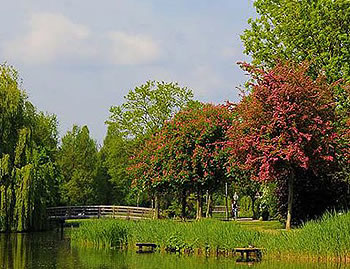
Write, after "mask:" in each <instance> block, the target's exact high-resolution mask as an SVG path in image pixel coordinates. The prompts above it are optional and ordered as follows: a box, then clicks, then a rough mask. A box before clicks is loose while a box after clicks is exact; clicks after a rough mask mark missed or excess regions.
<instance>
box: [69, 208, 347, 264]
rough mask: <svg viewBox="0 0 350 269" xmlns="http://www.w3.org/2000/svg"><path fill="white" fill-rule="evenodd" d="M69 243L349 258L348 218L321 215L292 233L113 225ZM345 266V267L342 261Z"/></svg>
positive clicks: (89, 226) (227, 225) (223, 225)
mask: <svg viewBox="0 0 350 269" xmlns="http://www.w3.org/2000/svg"><path fill="white" fill-rule="evenodd" d="M72 242H80V243H84V244H85V245H93V246H97V247H120V246H126V245H127V244H128V245H129V247H130V246H131V247H134V246H135V243H137V242H151V243H156V244H157V245H158V246H160V249H166V250H171V251H178V252H194V250H196V249H197V250H200V252H201V253H206V254H216V255H217V254H218V253H223V254H224V255H227V254H228V253H232V250H233V249H234V248H237V247H248V246H255V247H260V248H263V249H264V252H265V255H266V254H267V255H268V256H271V257H272V256H274V257H276V256H281V257H285V256H289V257H290V256H294V257H297V258H301V257H303V258H310V259H317V258H322V259H325V260H346V259H347V258H350V257H349V253H350V213H347V214H341V215H339V214H335V213H327V214H325V215H324V216H323V217H322V218H321V219H320V220H316V221H310V222H307V223H306V224H305V225H303V226H302V227H301V228H299V229H295V230H292V231H284V230H276V231H275V232H271V231H267V232H264V231H263V230H260V229H252V228H249V226H246V225H242V224H240V223H239V222H222V221H218V220H210V219H206V220H202V221H193V222H176V221H172V220H143V221H131V220H114V219H109V220H108V219H103V220H93V221H86V222H82V224H81V225H80V227H79V228H74V229H73V230H72ZM348 261H350V260H349V259H348Z"/></svg>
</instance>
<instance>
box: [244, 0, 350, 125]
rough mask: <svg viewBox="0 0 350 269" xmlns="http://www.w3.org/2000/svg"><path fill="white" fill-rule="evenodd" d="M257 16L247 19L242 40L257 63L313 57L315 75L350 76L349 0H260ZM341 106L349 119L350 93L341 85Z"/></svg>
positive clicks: (269, 63)
mask: <svg viewBox="0 0 350 269" xmlns="http://www.w3.org/2000/svg"><path fill="white" fill-rule="evenodd" d="M254 6H255V8H256V10H257V13H258V14H259V16H258V17H257V18H256V19H255V20H253V19H249V24H250V29H247V30H245V32H244V34H243V35H242V36H241V39H242V41H243V43H244V47H245V50H244V52H245V53H246V54H248V55H250V56H252V59H253V64H257V65H265V66H268V67H269V68H272V67H274V66H275V65H276V63H277V61H279V60H288V61H294V62H299V63H300V62H303V61H305V60H306V61H309V62H310V63H311V66H310V70H309V72H310V73H311V75H312V77H313V78H316V77H317V75H318V74H319V73H320V72H323V71H324V72H325V73H326V76H327V78H328V80H329V81H331V82H332V81H336V80H338V79H345V80H349V79H350V30H349V29H350V2H349V1H348V0H336V1H333V0H313V1H310V0H256V1H255V2H254ZM335 90H336V91H337V95H336V101H337V110H338V111H339V112H340V113H342V114H344V115H343V119H346V118H349V111H350V94H349V91H347V90H346V89H344V88H340V87H338V88H337V89H335Z"/></svg>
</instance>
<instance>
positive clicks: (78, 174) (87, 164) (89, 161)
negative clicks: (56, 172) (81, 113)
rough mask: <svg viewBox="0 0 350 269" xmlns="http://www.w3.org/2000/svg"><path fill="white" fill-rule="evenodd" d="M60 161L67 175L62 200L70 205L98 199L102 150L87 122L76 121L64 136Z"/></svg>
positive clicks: (64, 174) (62, 171)
mask: <svg viewBox="0 0 350 269" xmlns="http://www.w3.org/2000/svg"><path fill="white" fill-rule="evenodd" d="M58 164H59V166H60V169H61V173H62V178H63V179H62V184H61V190H60V191H61V199H62V202H63V203H64V204H68V205H86V204H92V203H95V202H96V195H97V192H96V188H95V187H96V184H97V183H96V178H97V164H98V150H97V145H96V142H95V141H94V140H93V139H92V138H91V137H90V133H89V129H88V127H87V126H83V127H82V128H80V127H78V126H76V125H74V126H73V128H72V130H71V131H68V132H67V134H66V135H65V136H64V137H63V138H62V145H61V148H60V150H59V158H58Z"/></svg>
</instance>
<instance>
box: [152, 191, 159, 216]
mask: <svg viewBox="0 0 350 269" xmlns="http://www.w3.org/2000/svg"><path fill="white" fill-rule="evenodd" d="M153 219H159V197H158V194H156V195H155V196H154V214H153Z"/></svg>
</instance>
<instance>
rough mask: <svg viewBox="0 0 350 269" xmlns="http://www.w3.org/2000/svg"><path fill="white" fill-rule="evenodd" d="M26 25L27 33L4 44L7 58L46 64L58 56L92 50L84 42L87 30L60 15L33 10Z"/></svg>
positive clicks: (78, 54) (79, 53) (81, 54)
mask: <svg viewBox="0 0 350 269" xmlns="http://www.w3.org/2000/svg"><path fill="white" fill-rule="evenodd" d="M28 26H29V31H28V32H27V33H25V34H24V35H23V36H20V37H17V38H15V39H14V40H11V41H8V42H6V43H5V44H4V46H3V48H2V49H3V54H5V56H6V57H9V58H10V60H12V59H16V60H20V61H22V62H26V63H33V64H36V63H47V62H50V61H53V60H55V59H57V58H59V57H61V56H68V57H69V56H72V55H76V56H83V55H84V54H88V53H91V52H89V51H88V50H89V49H88V47H86V46H84V45H83V43H84V41H85V40H87V39H88V37H89V35H90V31H89V29H88V28H87V27H86V26H84V25H80V24H76V23H73V22H72V21H71V20H69V19H68V18H66V17H65V16H63V15H61V14H54V13H46V12H41V13H35V14H33V15H32V16H31V17H30V20H29V22H28Z"/></svg>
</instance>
